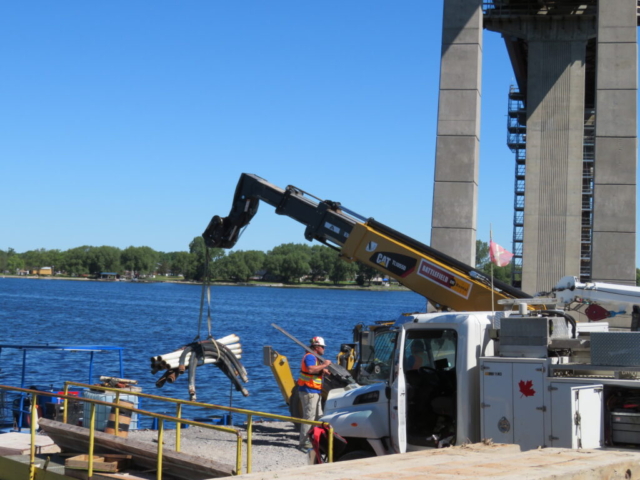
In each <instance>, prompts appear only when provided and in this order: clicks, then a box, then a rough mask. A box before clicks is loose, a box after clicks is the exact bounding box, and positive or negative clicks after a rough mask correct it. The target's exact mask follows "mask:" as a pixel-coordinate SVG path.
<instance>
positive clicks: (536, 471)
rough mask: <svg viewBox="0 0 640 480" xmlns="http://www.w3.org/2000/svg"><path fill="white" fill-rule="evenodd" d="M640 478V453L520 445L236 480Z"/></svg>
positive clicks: (462, 448)
mask: <svg viewBox="0 0 640 480" xmlns="http://www.w3.org/2000/svg"><path fill="white" fill-rule="evenodd" d="M639 475H640V451H637V452H636V451H619V450H569V449H562V448H546V449H540V450H529V451H527V452H520V451H519V447H518V446H516V445H483V444H473V445H468V446H460V447H453V448H445V449H441V450H429V451H421V452H412V453H405V454H402V455H388V456H385V457H374V458H365V459H362V460H352V461H349V462H337V463H333V464H323V465H316V466H313V467H303V468H296V469H291V470H281V471H279V472H263V473H252V474H249V475H240V476H239V477H236V478H243V479H244V478H246V479H253V478H260V479H264V480H267V479H276V478H277V479H279V480H293V479H299V478H313V479H314V480H338V479H340V480H345V479H376V480H379V479H406V480H408V479H418V478H428V479H429V480H433V479H450V478H454V479H457V480H462V479H465V480H467V479H468V480H475V479H478V478H487V479H491V480H507V479H508V480H512V479H514V478H517V479H518V480H547V479H548V480H551V479H554V480H557V479H559V478H561V479H563V480H572V479H573V480H578V479H579V480H592V479H593V480H595V479H598V480H599V479H603V478H607V479H611V480H613V479H620V480H621V479H624V478H638V476H639Z"/></svg>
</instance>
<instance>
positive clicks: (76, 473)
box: [64, 468, 156, 480]
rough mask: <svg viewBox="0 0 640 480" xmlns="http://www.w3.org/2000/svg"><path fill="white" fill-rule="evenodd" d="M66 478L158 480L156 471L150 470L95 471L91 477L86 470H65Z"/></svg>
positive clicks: (81, 479) (87, 479) (85, 479)
mask: <svg viewBox="0 0 640 480" xmlns="http://www.w3.org/2000/svg"><path fill="white" fill-rule="evenodd" d="M64 474H65V478H66V477H71V478H79V479H80V480H117V479H121V480H156V474H155V473H148V472H130V471H128V472H126V473H124V472H123V473H107V472H93V476H92V477H91V479H89V475H88V472H87V471H85V470H73V469H66V468H65V470H64Z"/></svg>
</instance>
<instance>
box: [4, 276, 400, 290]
mask: <svg viewBox="0 0 640 480" xmlns="http://www.w3.org/2000/svg"><path fill="white" fill-rule="evenodd" d="M4 278H17V279H25V280H68V281H74V282H105V283H106V282H126V283H160V284H161V283H174V284H178V285H202V282H192V281H185V280H155V279H151V280H148V279H142V280H137V281H133V282H132V281H131V280H114V279H100V278H86V277H60V276H51V275H7V274H2V275H0V280H1V279H4ZM210 285H211V286H212V287H215V286H221V287H223V286H224V287H267V288H311V289H313V288H316V289H330V290H361V291H381V292H410V291H411V290H410V289H409V288H407V287H405V286H403V285H391V286H388V287H385V286H382V285H369V286H364V285H363V286H360V285H330V284H320V283H313V284H312V283H305V284H293V283H291V284H287V283H267V282H265V283H257V282H256V283H246V282H241V283H233V282H212V283H211V284H210Z"/></svg>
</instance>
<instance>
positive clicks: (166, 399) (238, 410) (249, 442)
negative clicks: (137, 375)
mask: <svg viewBox="0 0 640 480" xmlns="http://www.w3.org/2000/svg"><path fill="white" fill-rule="evenodd" d="M69 385H73V386H75V387H84V388H98V389H100V390H105V391H109V392H116V393H126V394H128V395H135V396H138V397H142V398H150V399H153V400H159V401H161V402H168V403H175V404H177V405H178V407H181V406H182V405H189V406H193V407H202V408H208V409H211V410H223V411H227V412H233V413H239V414H244V415H247V473H251V461H252V455H251V453H252V448H253V447H252V445H253V431H252V430H253V429H252V426H253V423H252V419H253V417H254V416H259V417H264V418H272V419H275V420H283V421H285V422H294V423H306V424H308V425H319V426H324V427H328V429H329V448H328V450H329V452H328V455H327V457H328V458H327V461H328V462H329V463H332V462H333V427H332V426H331V425H330V424H328V423H324V422H318V421H315V420H304V419H302V418H295V417H287V416H285V415H277V414H275V413H267V412H260V411H255V410H246V409H243V408H236V407H226V406H224V405H215V404H212V403H201V402H192V401H191V400H180V399H177V398H170V397H162V396H159V395H152V394H149V393H142V392H132V391H129V390H124V389H120V388H115V387H103V386H96V385H89V384H86V383H80V382H71V381H67V382H65V391H66V389H67V388H68V386H69ZM65 412H66V408H65ZM178 417H179V416H178ZM180 422H184V421H183V420H180V421H177V422H176V451H177V452H179V451H180V428H179V425H180ZM184 423H187V422H184Z"/></svg>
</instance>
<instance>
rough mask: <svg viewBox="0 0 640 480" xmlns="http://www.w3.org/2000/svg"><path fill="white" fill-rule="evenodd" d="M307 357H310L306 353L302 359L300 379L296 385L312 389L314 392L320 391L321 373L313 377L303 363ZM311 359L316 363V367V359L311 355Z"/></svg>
mask: <svg viewBox="0 0 640 480" xmlns="http://www.w3.org/2000/svg"><path fill="white" fill-rule="evenodd" d="M307 355H311V354H310V353H307V354H306V355H305V356H304V357H302V362H301V364H300V378H298V385H300V386H301V387H308V388H314V389H316V390H322V373H316V374H315V375H314V374H313V373H311V372H309V370H308V369H307V364H306V363H305V362H304V361H305V359H306V358H307ZM311 356H312V357H313V359H314V360H315V361H316V365H318V359H317V358H316V357H315V356H314V355H311Z"/></svg>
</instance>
